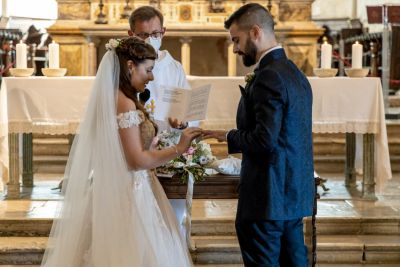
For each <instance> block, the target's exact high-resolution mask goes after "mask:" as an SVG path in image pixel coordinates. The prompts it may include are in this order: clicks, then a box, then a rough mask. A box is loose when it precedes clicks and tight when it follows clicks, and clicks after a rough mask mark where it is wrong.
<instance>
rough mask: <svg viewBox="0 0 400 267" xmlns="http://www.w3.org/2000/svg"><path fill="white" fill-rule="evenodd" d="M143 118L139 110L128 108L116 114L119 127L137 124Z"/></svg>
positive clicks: (123, 127)
mask: <svg viewBox="0 0 400 267" xmlns="http://www.w3.org/2000/svg"><path fill="white" fill-rule="evenodd" d="M144 120H145V116H144V114H143V112H142V111H140V110H130V111H128V112H124V113H120V114H118V115H117V121H118V126H119V128H121V129H126V128H130V127H132V126H138V125H139V124H141V123H142V122H143V121H144Z"/></svg>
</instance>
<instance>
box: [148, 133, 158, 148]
mask: <svg viewBox="0 0 400 267" xmlns="http://www.w3.org/2000/svg"><path fill="white" fill-rule="evenodd" d="M159 141H160V139H159V138H158V137H157V136H156V137H154V138H153V140H152V141H151V144H150V147H149V150H157V146H158V142H159Z"/></svg>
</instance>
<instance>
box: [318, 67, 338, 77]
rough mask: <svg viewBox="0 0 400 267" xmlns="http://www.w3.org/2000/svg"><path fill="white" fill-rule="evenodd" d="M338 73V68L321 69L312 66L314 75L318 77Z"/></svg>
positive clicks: (332, 75)
mask: <svg viewBox="0 0 400 267" xmlns="http://www.w3.org/2000/svg"><path fill="white" fill-rule="evenodd" d="M337 73H338V69H336V68H335V69H321V68H314V74H315V76H317V77H319V78H329V77H335V76H336V74H337Z"/></svg>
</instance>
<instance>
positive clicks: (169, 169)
mask: <svg viewBox="0 0 400 267" xmlns="http://www.w3.org/2000/svg"><path fill="white" fill-rule="evenodd" d="M157 137H158V145H157V146H158V148H159V149H163V148H168V147H171V146H174V145H176V144H178V142H179V138H180V133H179V132H168V131H163V132H161V133H160V134H159V135H158V136H157ZM214 160H215V157H214V156H213V155H212V153H211V147H210V145H209V144H207V143H205V142H203V141H197V140H193V142H192V144H191V146H190V147H189V149H188V150H187V151H186V152H185V153H183V154H182V155H181V156H179V157H177V158H175V159H173V160H171V161H169V162H168V163H167V164H165V165H164V166H161V167H158V168H157V171H158V172H160V173H166V174H172V175H179V176H180V177H181V180H182V182H183V183H187V182H188V179H189V175H190V174H192V175H193V178H194V181H201V180H203V177H204V176H207V173H206V170H205V169H206V167H207V166H208V165H209V164H210V163H212V162H213V161H214Z"/></svg>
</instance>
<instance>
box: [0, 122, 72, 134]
mask: <svg viewBox="0 0 400 267" xmlns="http://www.w3.org/2000/svg"><path fill="white" fill-rule="evenodd" d="M78 126H79V122H68V121H67V122H65V123H64V122H60V121H57V122H51V121H46V122H26V121H24V122H16V121H13V122H9V123H8V125H7V127H8V133H41V134H76V133H77V130H78ZM0 129H5V127H4V124H2V123H0ZM1 134H3V133H1Z"/></svg>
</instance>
